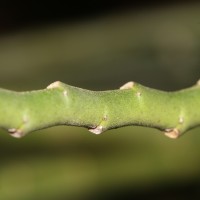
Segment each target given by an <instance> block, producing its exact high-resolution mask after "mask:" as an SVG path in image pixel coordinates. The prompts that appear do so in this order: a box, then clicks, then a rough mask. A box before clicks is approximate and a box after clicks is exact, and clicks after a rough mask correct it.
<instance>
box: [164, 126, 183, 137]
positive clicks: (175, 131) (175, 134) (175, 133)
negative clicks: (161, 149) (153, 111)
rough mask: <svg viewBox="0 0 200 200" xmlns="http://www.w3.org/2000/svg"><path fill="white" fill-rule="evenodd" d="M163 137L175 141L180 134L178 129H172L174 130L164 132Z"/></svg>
mask: <svg viewBox="0 0 200 200" xmlns="http://www.w3.org/2000/svg"><path fill="white" fill-rule="evenodd" d="M165 135H166V136H167V137H169V138H172V139H176V138H178V137H179V135H180V132H179V130H178V129H176V128H174V129H166V130H165Z"/></svg>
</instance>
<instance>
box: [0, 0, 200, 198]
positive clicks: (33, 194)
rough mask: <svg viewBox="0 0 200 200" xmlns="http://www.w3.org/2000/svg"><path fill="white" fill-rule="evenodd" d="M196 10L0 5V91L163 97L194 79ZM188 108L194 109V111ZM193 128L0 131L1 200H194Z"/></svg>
mask: <svg viewBox="0 0 200 200" xmlns="http://www.w3.org/2000/svg"><path fill="white" fill-rule="evenodd" d="M199 55H200V3H198V1H162V2H157V1H150V2H142V1H140V2H137V3H135V2H132V3H130V2H128V1H123V2H102V1H95V2H89V1H87V2H86V1H85V2H84V3H82V4H81V3H79V2H73V3H72V2H65V3H59V2H52V3H50V2H48V4H46V3H41V2H40V3H38V2H35V3H28V4H25V3H20V2H7V3H2V5H1V6H0V86H1V87H3V88H7V89H12V90H17V91H23V90H34V89H41V88H45V87H46V86H47V85H48V84H50V83H51V82H54V81H56V80H61V81H63V82H65V83H68V84H71V85H74V86H78V87H83V88H88V89H93V90H104V89H115V88H119V87H120V86H121V85H123V84H124V83H125V82H128V81H130V80H133V81H136V82H140V83H142V84H144V85H147V86H150V87H154V88H157V89H163V90H177V89H181V88H185V87H188V86H190V85H193V84H195V82H196V81H197V80H198V79H199V77H200V56H199ZM195 109H197V108H195ZM199 130H200V129H199V128H196V129H194V130H192V131H189V132H188V133H187V134H186V135H184V136H182V137H181V138H180V139H178V140H175V141H174V140H170V139H168V138H165V137H164V135H163V134H162V133H161V132H160V131H157V130H154V129H150V128H141V127H126V128H121V129H117V130H112V131H109V132H106V133H105V134H102V135H100V136H95V135H92V134H91V133H88V132H87V130H85V129H82V128H74V127H54V128H49V129H46V130H41V131H37V132H35V133H32V134H30V135H27V136H26V137H24V138H22V139H20V140H17V139H14V138H11V137H10V136H9V135H8V134H7V132H6V131H4V130H1V131H0V132H1V140H0V160H1V165H0V198H1V199H5V200H7V199H9V200H10V199H15V200H17V199H20V200H23V199H112V198H119V197H120V198H121V199H124V198H126V199H128V197H131V198H137V199H140V198H154V199H184V198H185V199H188V198H189V199H191V198H198V197H199V196H200V191H199V186H200V179H199V178H200V173H199V172H200V171H199V167H200V159H199V158H200V157H199V150H200V147H199V146H200V145H199V142H200V134H199Z"/></svg>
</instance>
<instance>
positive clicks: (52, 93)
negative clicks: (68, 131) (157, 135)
mask: <svg viewBox="0 0 200 200" xmlns="http://www.w3.org/2000/svg"><path fill="white" fill-rule="evenodd" d="M199 99H200V86H199V84H196V85H195V86H193V87H190V88H187V89H184V90H180V91H176V92H163V91H159V90H155V89H151V88H148V87H144V86H142V85H140V84H137V83H133V82H129V83H127V84H125V85H124V86H122V87H121V88H120V89H119V90H110V91H89V90H85V89H81V88H77V87H73V86H69V85H66V84H64V83H61V82H59V81H57V82H55V83H52V84H51V85H49V86H48V87H47V89H44V90H38V91H30V92H14V91H9V90H4V89H0V127H2V128H5V129H7V130H8V131H9V132H10V134H11V135H12V136H13V137H18V138H19V137H22V136H24V135H25V134H27V133H29V132H32V131H35V130H39V129H43V128H47V127H50V126H56V125H71V126H81V127H86V128H88V129H89V131H91V132H93V133H95V134H100V133H102V132H104V131H106V130H109V129H113V128H119V127H123V126H129V125H139V126H146V127H154V128H158V129H160V130H162V131H164V133H165V135H166V136H168V137H170V138H177V137H178V136H180V135H181V134H182V133H184V132H186V131H187V130H189V129H191V128H193V127H196V126H198V125H200V112H199V109H200V101H199ZM194 108H195V109H194Z"/></svg>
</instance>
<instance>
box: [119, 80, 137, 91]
mask: <svg viewBox="0 0 200 200" xmlns="http://www.w3.org/2000/svg"><path fill="white" fill-rule="evenodd" d="M133 86H134V82H133V81H130V82H128V83H126V84H124V85H122V86H121V87H120V88H119V89H120V90H126V89H131V88H133Z"/></svg>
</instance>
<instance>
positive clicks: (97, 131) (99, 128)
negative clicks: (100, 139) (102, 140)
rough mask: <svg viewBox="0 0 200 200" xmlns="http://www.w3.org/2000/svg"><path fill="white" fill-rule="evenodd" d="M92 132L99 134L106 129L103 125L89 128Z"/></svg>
mask: <svg viewBox="0 0 200 200" xmlns="http://www.w3.org/2000/svg"><path fill="white" fill-rule="evenodd" d="M88 130H89V131H90V132H92V133H94V134H96V135H99V134H101V133H102V132H103V131H104V130H103V126H97V127H96V128H93V129H88Z"/></svg>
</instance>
